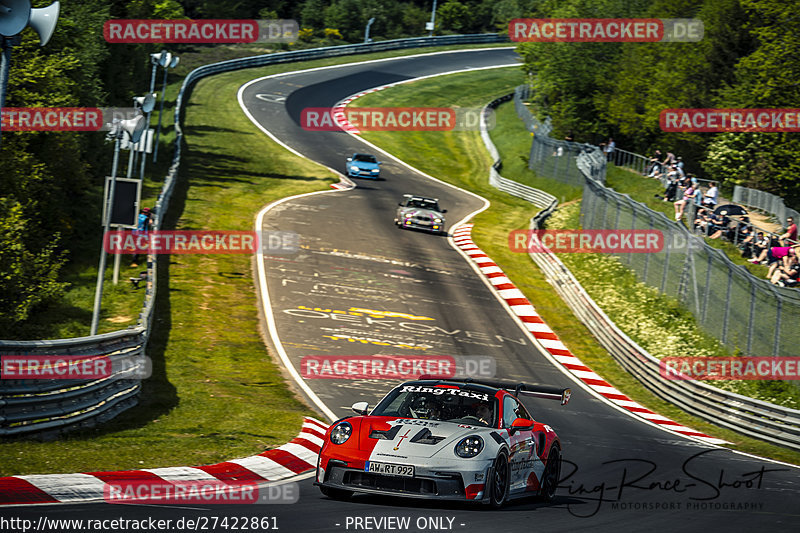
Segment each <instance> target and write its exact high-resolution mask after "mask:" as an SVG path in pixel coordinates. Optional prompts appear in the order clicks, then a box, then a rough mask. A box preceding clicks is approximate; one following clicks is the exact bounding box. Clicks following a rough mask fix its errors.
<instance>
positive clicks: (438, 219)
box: [433, 218, 442, 224]
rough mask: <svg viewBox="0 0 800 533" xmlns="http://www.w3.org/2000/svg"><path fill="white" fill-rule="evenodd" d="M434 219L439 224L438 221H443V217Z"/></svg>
mask: <svg viewBox="0 0 800 533" xmlns="http://www.w3.org/2000/svg"><path fill="white" fill-rule="evenodd" d="M433 221H434V222H436V223H437V224H438V223H440V222H441V221H442V219H441V218H434V219H433Z"/></svg>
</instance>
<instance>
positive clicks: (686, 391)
mask: <svg viewBox="0 0 800 533" xmlns="http://www.w3.org/2000/svg"><path fill="white" fill-rule="evenodd" d="M510 96H511V95H510ZM516 98H517V99H518V98H520V93H519V92H517V95H516ZM507 100H508V97H504V98H501V99H498V100H495V101H493V102H491V103H490V104H488V106H487V107H496V106H497V105H498V104H499V103H500V102H501V101H507ZM523 108H524V106H523ZM517 109H518V113H519V109H520V108H519V107H518V108H517ZM525 111H527V109H525ZM520 118H521V119H522V120H525V118H524V116H520ZM481 137H482V138H483V141H484V144H485V145H486V148H487V149H488V150H489V153H490V154H491V155H492V157H493V159H495V164H494V165H493V166H492V171H491V172H494V173H495V174H496V170H495V167H496V166H497V163H498V160H499V156H498V152H497V148H496V147H495V146H494V144H493V143H492V141H491V138H490V137H489V135H488V133H485V130H484V128H482V131H481ZM585 167H586V165H584V168H585ZM584 175H585V177H586V179H585V182H586V183H587V184H588V183H590V182H591V183H593V184H595V186H597V187H600V185H599V184H597V182H596V181H595V180H594V179H593V174H592V173H591V172H585V173H584ZM497 176H498V177H500V178H501V179H502V180H503V183H505V182H509V181H511V180H508V179H506V178H502V177H501V176H499V174H498V175H497ZM501 190H504V191H505V192H508V193H510V194H513V195H515V196H519V197H521V198H525V199H527V200H528V201H531V203H533V204H534V205H537V206H538V207H543V206H542V205H540V204H538V203H537V202H535V201H533V200H530V199H529V198H539V197H545V196H549V195H548V194H547V193H545V192H543V191H538V190H536V189H533V188H532V187H528V186H526V185H522V184H519V183H516V186H514V187H504V188H503V189H501ZM520 191H522V193H521V194H520ZM557 205H558V201H557V200H556V198H554V197H553V202H552V203H550V204H549V205H548V206H547V208H545V209H543V210H542V211H540V212H539V213H538V214H537V215H536V216H534V217H533V218H532V219H531V223H530V229H532V230H537V229H539V228H541V227H542V224H543V223H544V221H545V220H546V219H547V217H548V216H550V214H551V213H552V212H553V211H554V210H555V208H556V206H557ZM529 255H530V257H531V259H532V260H533V261H534V262H535V263H536V264H537V265H538V266H539V268H540V269H541V270H542V272H543V273H544V274H545V277H546V278H547V280H548V281H549V282H550V283H551V284H552V285H553V287H554V288H555V290H556V292H558V294H559V295H560V296H561V298H562V299H563V300H564V301H565V302H566V303H567V305H568V306H569V307H570V309H571V310H572V311H573V313H575V316H577V317H578V318H579V319H580V320H581V322H583V324H584V325H586V327H587V328H588V329H589V331H591V332H592V334H593V335H594V336H595V337H596V338H597V339H598V341H599V342H600V344H601V345H602V346H603V347H604V348H605V349H606V350H607V351H608V352H609V353H610V354H611V356H612V357H614V359H615V360H616V361H617V362H619V364H620V365H622V366H623V367H624V368H625V369H626V370H627V371H628V372H629V373H631V374H632V375H633V376H635V377H636V378H637V379H638V380H639V381H640V382H641V383H642V384H643V385H644V386H645V387H647V388H648V389H649V390H651V391H652V392H653V393H654V394H656V395H657V396H659V397H660V398H662V399H664V400H666V401H668V402H670V403H672V404H674V405H676V406H678V407H680V408H681V409H683V410H685V411H686V412H689V413H691V414H694V415H695V416H698V417H699V418H702V419H705V420H708V421H709V422H712V423H714V424H717V425H720V426H724V427H727V428H730V429H732V430H734V431H738V432H740V433H744V434H746V435H749V436H753V437H756V438H759V439H762V440H765V441H769V442H772V443H774V444H778V445H781V446H786V447H789V448H792V449H795V450H800V411H798V410H796V409H791V408H788V407H782V406H779V405H775V404H771V403H768V402H763V401H761V400H756V399H753V398H748V397H746V396H742V395H740V394H735V393H732V392H727V391H723V390H720V389H717V388H715V387H712V386H710V385H708V384H706V383H703V382H700V381H688V380H687V381H673V380H667V379H664V378H663V377H661V373H660V366H659V360H658V359H656V358H655V357H653V356H652V355H650V354H649V353H648V352H647V351H646V350H644V349H643V348H642V347H641V346H639V345H638V344H637V343H636V342H635V341H633V340H632V339H631V338H630V337H628V336H627V335H626V334H625V333H623V332H622V331H620V329H619V328H618V327H617V326H616V324H614V322H613V321H612V320H611V319H610V318H609V317H608V316H607V315H606V314H605V313H604V312H603V310H602V309H600V307H599V306H598V305H597V303H596V302H595V301H594V300H593V299H592V298H591V296H589V295H588V294H587V293H586V291H585V289H584V288H583V287H582V286H581V284H580V283H579V282H578V281H577V280H576V279H575V277H574V276H573V275H572V273H571V272H570V271H569V269H568V268H567V267H566V266H565V265H564V264H563V263H562V262H561V261H560V260H559V259H558V257H557V256H556V255H555V254H553V253H551V252H548V253H530V254H529Z"/></svg>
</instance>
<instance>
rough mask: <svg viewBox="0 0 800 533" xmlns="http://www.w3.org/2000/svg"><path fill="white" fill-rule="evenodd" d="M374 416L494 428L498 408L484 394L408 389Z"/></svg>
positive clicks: (394, 393)
mask: <svg viewBox="0 0 800 533" xmlns="http://www.w3.org/2000/svg"><path fill="white" fill-rule="evenodd" d="M370 414H371V415H372V416H399V417H403V418H416V419H422V420H438V421H441V422H455V423H458V424H469V425H472V426H484V427H494V426H495V421H496V419H497V408H496V406H495V400H494V397H493V396H492V395H491V394H489V393H487V392H485V391H482V390H474V389H467V388H461V389H458V388H438V387H433V386H409V385H404V386H402V387H399V388H397V389H395V390H393V391H392V392H391V393H389V395H388V396H386V397H385V398H384V399H383V400H381V402H380V403H379V404H378V405H377V407H375V410H374V411H372V413H370Z"/></svg>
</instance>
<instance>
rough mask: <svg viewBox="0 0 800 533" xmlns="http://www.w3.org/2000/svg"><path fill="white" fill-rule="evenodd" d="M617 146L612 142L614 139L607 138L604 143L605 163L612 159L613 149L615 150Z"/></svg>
mask: <svg viewBox="0 0 800 533" xmlns="http://www.w3.org/2000/svg"><path fill="white" fill-rule="evenodd" d="M616 146H617V144H616V143H615V142H614V139H612V138H611V137H609V138H608V143H606V147H605V152H606V161H611V160H612V159H614V148H616Z"/></svg>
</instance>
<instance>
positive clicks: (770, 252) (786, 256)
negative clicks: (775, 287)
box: [750, 246, 797, 275]
mask: <svg viewBox="0 0 800 533" xmlns="http://www.w3.org/2000/svg"><path fill="white" fill-rule="evenodd" d="M796 255H797V252H795V249H794V248H792V247H791V246H774V247H772V248H768V249H766V250H764V251H763V252H761V255H759V256H758V257H757V258H755V259H751V260H750V262H751V263H753V264H758V263H763V262H764V261H765V260H766V261H767V264H768V265H772V264H773V263H778V262H782V263H783V264H784V266H786V267H788V266H789V261H790V260H791V257H793V256H796ZM776 268H777V267H776ZM774 270H775V269H774V268H772V269H770V275H771V274H772V272H773V271H774Z"/></svg>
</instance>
